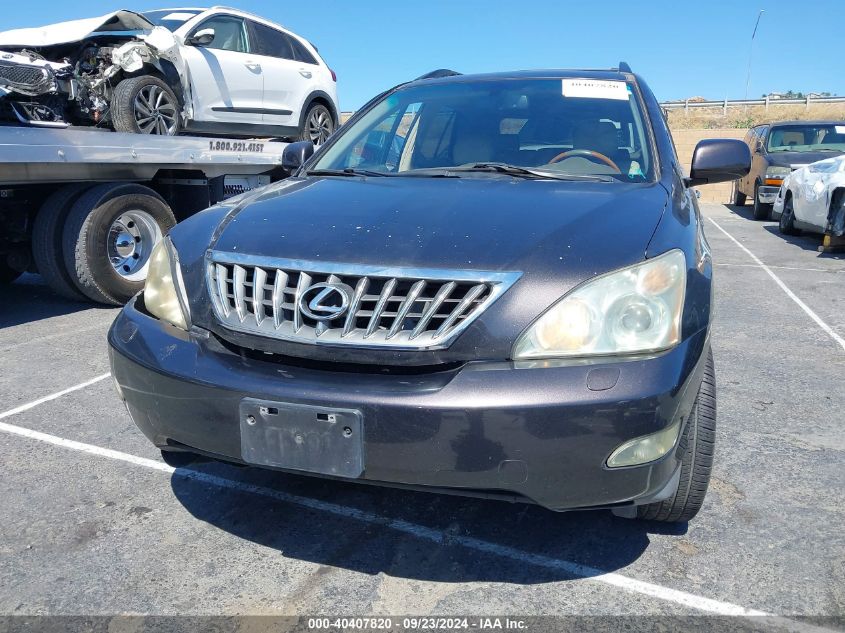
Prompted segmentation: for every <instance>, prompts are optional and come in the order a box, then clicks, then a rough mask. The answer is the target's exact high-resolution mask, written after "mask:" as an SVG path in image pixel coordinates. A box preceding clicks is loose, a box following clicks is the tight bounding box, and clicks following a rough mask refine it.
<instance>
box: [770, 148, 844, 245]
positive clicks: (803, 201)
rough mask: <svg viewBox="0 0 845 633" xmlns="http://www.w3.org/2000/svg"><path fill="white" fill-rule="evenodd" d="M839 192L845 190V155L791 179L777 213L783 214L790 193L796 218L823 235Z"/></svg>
mask: <svg viewBox="0 0 845 633" xmlns="http://www.w3.org/2000/svg"><path fill="white" fill-rule="evenodd" d="M837 189H845V155H840V156H834V157H833V158H826V159H824V160H820V161H818V162H815V163H812V164H810V165H805V166H804V167H801V168H800V169H796V170H795V171H794V172H792V173H791V174H790V175H789V176H787V178H786V179H785V180H784V181H783V184H782V185H781V188H780V191H779V192H778V197H777V200H775V205H774V212H775V214H776V215H780V214H781V213H783V205H784V201H785V200H786V193H787V191H788V192H791V194H792V209H793V212H794V213H795V219H796V220H797V221H799V222H800V223H801V224H803V225H805V226H809V227H812V228H814V229H816V230H817V231H818V232H819V233H822V232H824V230H825V229H826V227H827V223H828V216H829V215H830V205H831V202H832V198H833V194H834V192H835V191H836V190H837Z"/></svg>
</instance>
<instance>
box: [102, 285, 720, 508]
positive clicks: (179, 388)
mask: <svg viewBox="0 0 845 633" xmlns="http://www.w3.org/2000/svg"><path fill="white" fill-rule="evenodd" d="M707 337H708V332H707V331H706V330H702V331H700V332H699V333H697V334H695V335H693V336H692V337H690V338H688V339H686V340H684V341H683V342H682V343H681V344H680V345H678V346H677V347H676V348H675V349H673V350H671V351H669V352H666V353H664V354H662V355H659V356H656V357H652V358H647V359H645V358H644V359H636V360H628V361H624V362H619V361H613V360H604V361H602V362H599V363H596V362H590V363H584V362H580V363H569V364H565V363H557V364H556V363H543V362H533V363H511V362H473V363H467V364H464V365H462V366H460V367H449V368H447V369H445V370H442V371H431V372H427V371H423V372H422V373H420V372H419V371H417V372H416V373H396V374H383V373H364V372H360V371H353V370H350V369H349V368H348V367H343V368H342V370H334V369H332V368H326V367H325V365H326V364H321V365H320V366H319V368H314V367H313V366H303V364H302V363H297V364H282V363H280V362H278V361H276V360H260V359H257V358H256V357H254V356H244V355H240V354H238V353H235V352H233V351H231V350H230V349H228V348H227V347H224V346H223V345H222V344H221V343H220V341H218V340H217V339H216V338H215V336H214V335H209V334H208V333H207V332H205V331H203V330H198V329H196V328H195V329H194V330H192V331H191V332H183V331H181V330H178V329H176V328H173V327H171V326H169V325H167V324H164V323H162V322H160V321H158V320H156V319H154V318H152V317H150V316H147V315H146V314H145V313H143V312H142V311H140V310H138V309H137V307H136V305H135V300H133V301H131V302H130V303H129V304H128V305H127V306H126V307H125V308H124V309H123V311H122V312H121V313H120V315H119V316H118V317H117V319H116V320H115V322H114V324H113V325H112V328H111V330H110V332H109V343H110V359H111V365H112V373H113V376H114V379H115V381H116V383H117V385H118V388H119V392H120V394H121V396H122V398H123V399H124V401H125V402H126V405H127V408H128V409H129V412H130V414H131V415H132V418H133V420H134V421H135V423H136V424H137V425H138V427H139V428H140V429H141V430H142V431H143V432H144V434H145V435H146V436H147V437H148V438H149V439H150V440H152V442H153V443H155V444H156V445H157V446H159V447H168V446H169V447H181V448H186V449H190V450H194V451H196V452H199V453H202V454H206V455H210V456H213V457H216V458H219V459H222V460H228V461H232V462H243V459H242V451H241V431H240V428H241V425H240V413H239V407H240V405H241V403H242V401H243V400H244V398H259V399H262V400H271V401H275V402H282V403H294V404H303V405H317V406H321V407H332V408H337V409H352V410H357V411H360V413H361V417H362V420H363V422H362V424H363V466H364V468H363V474H362V475H361V478H360V479H361V480H363V481H366V482H371V483H385V484H391V485H402V486H410V487H415V488H418V487H423V488H429V487H431V488H436V489H449V490H450V491H458V492H460V493H463V494H470V495H475V494H478V495H484V496H488V495H492V496H497V495H503V496H506V497H512V498H513V497H516V498H521V499H525V500H530V501H533V502H536V503H538V504H541V505H543V506H546V507H548V508H551V509H554V510H569V509H580V508H597V507H620V506H622V507H624V506H632V505H635V504H640V503H647V502H650V501H654V500H657V499H660V498H664V497H666V496H668V495H670V494H672V493H673V492H674V487H675V485H676V484H675V483H674V482H675V481H677V472H678V470H679V464H680V462H679V457H680V452H681V451H682V450H683V447H680V446H676V448H675V449H674V450H673V451H670V453H669V454H667V455H666V456H664V457H663V458H661V459H660V460H658V461H655V462H652V463H650V464H647V465H644V466H635V467H628V468H618V469H608V468H607V467H606V465H605V463H606V460H607V458H608V456H609V455H610V453H611V452H612V451H613V450H614V449H616V448H617V447H618V446H619V445H620V444H622V443H624V442H625V441H627V440H629V439H632V438H635V437H639V436H642V435H648V434H651V433H654V432H656V431H659V430H661V429H663V428H665V427H666V426H668V425H670V424H671V423H672V422H673V421H674V420H676V419H678V417H681V418H682V419H683V420H684V423H685V422H686V418H687V416H688V414H689V412H690V410H691V408H692V404H693V401H694V400H695V397H696V395H697V392H698V387H699V384H700V382H701V375H702V371H703V359H704V354H703V352H704V350H705V349H706V347H707V345H708V344H709V341H708V338H707ZM543 365H546V366H543ZM682 435H683V433H682Z"/></svg>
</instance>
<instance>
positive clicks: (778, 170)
mask: <svg viewBox="0 0 845 633" xmlns="http://www.w3.org/2000/svg"><path fill="white" fill-rule="evenodd" d="M791 173H792V170H791V169H790V168H789V167H769V168H767V169H766V179H772V180H783V179H784V178H786V177H787V176H788V175H789V174H791Z"/></svg>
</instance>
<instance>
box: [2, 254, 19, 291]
mask: <svg viewBox="0 0 845 633" xmlns="http://www.w3.org/2000/svg"><path fill="white" fill-rule="evenodd" d="M21 275H23V272H22V271H20V270H15V269H14V268H12V267H11V266H9V264H7V263H6V260H5V259H0V285H5V284H10V283H12V282H13V281H14V280H15V279H17V278H18V277H20V276H21Z"/></svg>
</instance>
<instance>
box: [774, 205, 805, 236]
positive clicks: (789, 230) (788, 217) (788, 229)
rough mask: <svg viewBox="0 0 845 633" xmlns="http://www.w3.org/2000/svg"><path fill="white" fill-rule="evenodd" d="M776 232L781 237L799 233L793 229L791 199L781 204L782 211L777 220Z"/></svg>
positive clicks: (793, 211) (793, 210)
mask: <svg viewBox="0 0 845 633" xmlns="http://www.w3.org/2000/svg"><path fill="white" fill-rule="evenodd" d="M778 230H779V231H780V232H781V233H782V234H783V235H798V233H800V231H799V230H798V229H796V228H795V208H794V207H793V206H792V197H791V196H790V197H789V198H787V199H786V200H785V201H784V203H783V211H781V213H780V220H778Z"/></svg>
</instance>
